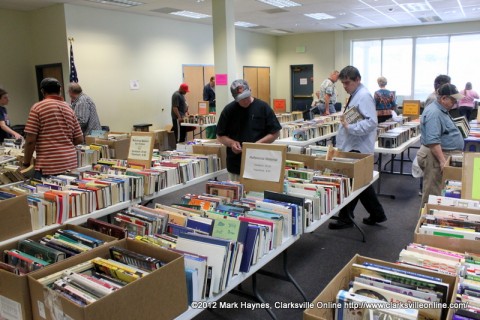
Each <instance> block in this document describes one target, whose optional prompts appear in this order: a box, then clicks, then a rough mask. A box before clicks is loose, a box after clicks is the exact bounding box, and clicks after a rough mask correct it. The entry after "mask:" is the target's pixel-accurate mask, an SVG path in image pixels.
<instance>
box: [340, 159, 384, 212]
mask: <svg viewBox="0 0 480 320" xmlns="http://www.w3.org/2000/svg"><path fill="white" fill-rule="evenodd" d="M350 152H359V151H358V150H350ZM358 200H360V202H361V203H362V205H363V207H364V208H365V210H367V212H368V213H369V214H370V217H372V218H373V219H379V218H382V217H383V216H385V211H383V207H382V204H381V203H380V201H378V197H377V194H376V193H375V188H373V185H369V186H368V188H367V189H365V190H363V192H362V193H360V194H359V195H358V197H356V198H355V199H353V200H352V201H350V203H349V204H347V205H346V206H345V207H343V209H341V210H340V212H339V214H338V217H339V218H340V219H341V220H343V221H350V218H352V219H353V217H354V214H353V211H355V207H356V206H357V203H358Z"/></svg>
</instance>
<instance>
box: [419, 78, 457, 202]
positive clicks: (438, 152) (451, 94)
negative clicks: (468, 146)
mask: <svg viewBox="0 0 480 320" xmlns="http://www.w3.org/2000/svg"><path fill="white" fill-rule="evenodd" d="M462 98H463V95H462V94H460V93H458V90H457V88H456V87H455V86H454V85H453V84H449V83H446V84H443V85H442V86H440V87H439V88H438V90H437V100H436V101H434V102H432V103H431V104H429V105H428V106H427V107H426V108H425V110H424V111H423V114H422V115H421V118H420V129H421V133H422V136H421V138H420V142H421V143H422V146H421V147H420V150H418V153H417V161H418V165H419V167H420V168H421V169H422V170H423V195H422V206H423V205H424V204H425V203H427V202H428V196H429V195H436V196H439V195H441V187H442V172H443V168H444V167H445V165H446V164H447V158H448V157H449V156H450V155H451V154H453V153H458V152H462V150H463V146H464V141H463V137H462V134H461V133H460V130H458V128H457V126H456V125H455V123H454V122H453V120H452V118H451V117H450V115H449V113H448V112H449V111H450V110H451V109H452V108H453V106H454V105H455V104H456V103H457V100H459V99H462Z"/></svg>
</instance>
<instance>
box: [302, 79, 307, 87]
mask: <svg viewBox="0 0 480 320" xmlns="http://www.w3.org/2000/svg"><path fill="white" fill-rule="evenodd" d="M307 84H308V79H307V78H300V85H301V86H305V85H307Z"/></svg>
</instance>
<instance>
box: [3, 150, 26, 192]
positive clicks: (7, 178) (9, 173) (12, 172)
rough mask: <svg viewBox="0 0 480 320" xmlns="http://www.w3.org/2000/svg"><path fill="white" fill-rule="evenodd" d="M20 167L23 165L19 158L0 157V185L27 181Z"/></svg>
mask: <svg viewBox="0 0 480 320" xmlns="http://www.w3.org/2000/svg"><path fill="white" fill-rule="evenodd" d="M4 152H5V150H4ZM20 166H21V163H20V161H18V158H17V156H15V155H9V154H3V155H0V185H2V184H10V183H14V182H18V181H23V180H25V177H24V176H23V174H22V173H20V169H21V167H20Z"/></svg>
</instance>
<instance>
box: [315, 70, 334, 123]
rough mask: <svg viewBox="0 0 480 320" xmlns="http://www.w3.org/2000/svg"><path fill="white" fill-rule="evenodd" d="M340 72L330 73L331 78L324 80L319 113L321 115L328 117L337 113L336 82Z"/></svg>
mask: <svg viewBox="0 0 480 320" xmlns="http://www.w3.org/2000/svg"><path fill="white" fill-rule="evenodd" d="M338 75H339V72H338V71H337V70H334V71H332V72H331V73H330V76H329V77H328V78H327V79H325V80H323V82H322V84H321V85H320V91H319V95H318V98H319V101H318V105H317V107H318V111H319V112H320V115H325V116H328V115H329V114H331V113H335V112H336V110H335V103H337V89H336V88H335V82H337V80H338Z"/></svg>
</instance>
